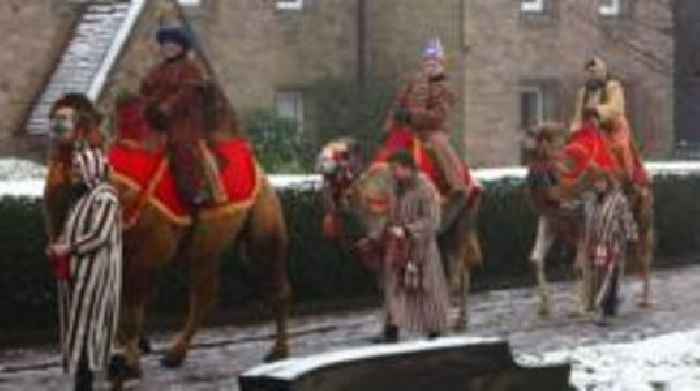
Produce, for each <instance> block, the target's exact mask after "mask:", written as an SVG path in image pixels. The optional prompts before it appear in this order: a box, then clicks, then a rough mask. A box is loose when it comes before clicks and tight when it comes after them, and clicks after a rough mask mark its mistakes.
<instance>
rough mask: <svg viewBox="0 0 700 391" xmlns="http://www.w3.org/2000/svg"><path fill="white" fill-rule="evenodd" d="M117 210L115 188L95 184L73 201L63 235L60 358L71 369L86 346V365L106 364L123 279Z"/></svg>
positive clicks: (93, 369)
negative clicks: (66, 276) (66, 251)
mask: <svg viewBox="0 0 700 391" xmlns="http://www.w3.org/2000/svg"><path fill="white" fill-rule="evenodd" d="M121 231H122V230H121V211H120V206H119V201H118V199H117V194H116V191H115V189H114V188H113V187H112V186H111V185H109V184H108V183H106V182H103V183H101V184H98V185H97V186H95V187H94V188H92V189H91V190H89V192H88V193H86V194H85V195H83V196H82V197H81V198H80V199H79V200H78V201H77V202H76V203H75V205H74V206H73V208H72V210H71V211H70V214H69V216H68V219H67V220H66V225H65V230H64V238H65V240H66V244H68V245H69V246H70V248H71V260H70V267H71V282H70V287H69V293H68V294H67V295H63V296H64V297H63V300H64V302H63V303H62V305H61V307H60V308H62V309H63V311H62V312H63V313H62V314H61V316H60V320H61V322H63V323H64V324H62V325H61V330H62V331H63V332H64V334H63V335H62V338H61V340H62V342H63V346H62V347H61V349H62V354H63V362H64V366H65V367H64V370H65V371H66V372H70V373H74V372H75V371H76V369H77V368H78V363H79V361H80V355H81V353H82V352H83V349H85V352H86V354H87V359H88V365H89V368H90V370H92V371H98V370H102V369H104V368H105V365H106V363H107V359H108V357H109V355H110V350H111V347H112V342H113V339H114V338H115V335H116V330H117V323H118V315H119V302H120V294H121V285H122V281H121V280H122V243H121Z"/></svg>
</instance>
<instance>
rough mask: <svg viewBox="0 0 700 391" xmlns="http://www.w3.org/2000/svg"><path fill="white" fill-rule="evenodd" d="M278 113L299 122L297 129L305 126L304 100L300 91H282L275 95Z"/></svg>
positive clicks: (300, 129)
mask: <svg viewBox="0 0 700 391" xmlns="http://www.w3.org/2000/svg"><path fill="white" fill-rule="evenodd" d="M275 107H277V115H279V116H280V117H282V118H287V119H290V120H293V121H294V122H295V123H296V124H297V130H298V131H300V132H301V131H302V130H303V128H304V102H303V96H302V93H301V92H299V91H281V92H277V95H276V96H275Z"/></svg>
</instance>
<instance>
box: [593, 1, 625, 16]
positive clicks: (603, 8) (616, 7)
mask: <svg viewBox="0 0 700 391" xmlns="http://www.w3.org/2000/svg"><path fill="white" fill-rule="evenodd" d="M621 3H622V0H600V5H599V6H598V12H599V13H600V15H601V16H618V15H620V14H621V13H622V4H621Z"/></svg>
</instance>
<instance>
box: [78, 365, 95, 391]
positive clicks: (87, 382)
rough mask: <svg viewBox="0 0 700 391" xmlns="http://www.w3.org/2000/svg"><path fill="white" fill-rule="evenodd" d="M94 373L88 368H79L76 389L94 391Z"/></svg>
mask: <svg viewBox="0 0 700 391" xmlns="http://www.w3.org/2000/svg"><path fill="white" fill-rule="evenodd" d="M93 380H94V375H93V374H92V372H91V371H89V370H87V369H82V368H81V369H79V370H78V372H76V374H75V391H92V383H93Z"/></svg>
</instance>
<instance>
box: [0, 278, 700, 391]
mask: <svg viewBox="0 0 700 391" xmlns="http://www.w3.org/2000/svg"><path fill="white" fill-rule="evenodd" d="M652 286H653V290H654V293H655V300H656V301H657V304H656V306H655V307H654V308H653V309H651V310H641V309H638V308H637V307H636V306H635V304H634V302H633V300H632V297H633V296H634V294H635V293H636V292H637V291H638V290H639V283H638V281H637V280H635V279H628V280H627V281H626V282H625V285H624V287H625V289H624V294H625V298H626V300H625V302H624V303H623V305H622V308H621V316H620V317H619V319H617V320H616V321H615V323H614V324H613V325H612V326H611V327H609V328H607V329H601V328H599V327H597V326H595V325H593V324H592V323H591V322H590V321H589V320H585V319H572V318H570V317H569V316H568V313H570V312H571V311H572V310H573V308H574V303H575V302H574V295H573V286H572V284H571V283H558V284H553V286H552V290H553V303H555V308H554V314H553V316H552V317H551V319H548V320H543V319H539V318H538V317H537V316H536V314H535V308H536V297H535V295H534V291H533V290H532V289H515V290H499V291H490V292H484V293H479V294H476V295H474V296H473V298H472V301H471V302H472V307H471V311H472V323H471V329H470V332H469V334H470V335H474V336H501V337H507V338H509V340H510V341H511V345H512V346H513V350H514V354H515V355H516V357H517V358H518V359H519V360H522V361H523V362H530V363H532V362H538V360H540V359H542V358H543V357H545V356H546V354H547V353H548V352H553V351H567V350H571V351H573V350H575V348H577V347H580V346H589V345H604V344H610V343H625V342H635V341H643V340H647V339H649V338H652V337H657V336H661V335H665V334H668V333H673V332H679V331H681V332H682V331H691V330H695V329H698V328H700V289H698V287H700V266H693V267H687V268H682V269H674V270H665V271H661V272H658V273H656V275H655V276H654V280H653V285H652ZM378 330H379V312H378V310H375V311H362V312H354V313H344V314H331V315H324V316H312V317H305V318H298V319H294V320H293V321H292V322H291V332H292V334H293V335H294V338H293V339H292V349H293V353H294V354H295V355H301V356H303V355H309V354H313V353H318V352H324V351H328V350H333V349H339V348H343V347H349V346H359V345H363V344H366V343H367V342H366V341H367V339H368V338H369V337H371V336H373V335H374V334H375V333H376V332H377V331H378ZM272 331H273V330H272V326H271V325H263V326H258V327H252V326H251V327H225V328H216V329H208V330H203V331H202V332H200V334H199V335H198V336H197V338H196V340H195V343H196V344H197V346H196V347H195V348H194V349H193V350H192V352H191V354H190V356H189V357H188V360H187V362H186V363H185V365H184V366H183V367H182V368H180V369H178V370H165V369H162V368H160V366H159V363H158V360H159V358H160V357H159V355H150V356H147V357H145V358H144V359H143V369H144V374H145V375H144V379H143V380H142V381H141V382H140V384H136V385H134V386H132V387H130V389H134V390H143V391H152V390H158V391H180V390H188V391H198V390H237V389H238V388H237V375H238V374H239V373H241V372H242V371H243V370H245V369H248V368H250V367H252V366H255V365H257V364H258V363H260V362H261V360H262V357H263V355H264V353H265V351H266V349H267V348H268V347H269V346H270V344H271V335H272ZM171 337H172V334H164V335H156V336H154V337H153V338H154V345H155V348H156V350H157V351H161V350H163V349H165V347H166V342H167V341H168V340H169V338H171ZM406 338H409V339H410V338H419V336H406ZM56 359H57V354H56V351H55V347H45V348H36V349H26V350H11V351H2V352H0V391H5V390H27V391H29V390H67V389H70V388H69V386H68V384H69V379H67V378H65V377H64V376H62V375H61V371H60V369H59V368H58V367H57V366H56V363H57V361H56ZM699 363H700V362H699ZM694 365H696V366H697V365H698V363H695V364H694ZM577 370H585V371H588V372H590V371H592V369H590V368H583V369H582V368H577ZM99 389H105V388H99ZM581 389H584V388H581ZM585 389H598V390H600V389H602V388H589V386H588V385H586V386H585ZM605 389H607V388H605ZM610 389H625V388H610ZM635 391H636V390H635ZM666 391H675V390H668V389H666Z"/></svg>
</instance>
